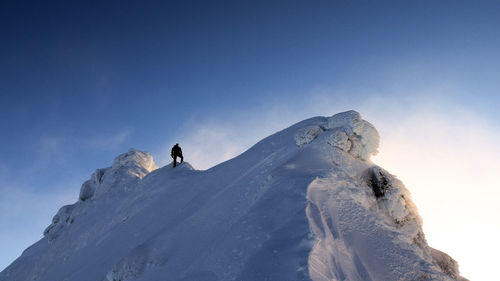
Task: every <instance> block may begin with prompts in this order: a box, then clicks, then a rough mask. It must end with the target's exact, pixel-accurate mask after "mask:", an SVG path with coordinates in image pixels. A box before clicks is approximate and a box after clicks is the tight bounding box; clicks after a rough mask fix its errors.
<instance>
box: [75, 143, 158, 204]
mask: <svg viewBox="0 0 500 281" xmlns="http://www.w3.org/2000/svg"><path fill="white" fill-rule="evenodd" d="M156 169H158V166H157V165H156V163H155V162H154V161H153V156H151V154H150V153H149V152H145V151H140V150H136V149H133V148H131V149H129V151H127V152H125V153H123V154H120V155H118V156H117V157H116V158H115V160H114V161H113V165H112V166H111V167H107V168H100V169H97V170H96V171H95V172H94V173H93V174H92V176H91V177H90V179H89V180H88V181H86V182H84V183H83V185H82V187H81V189H80V197H79V199H80V201H85V200H88V199H91V198H95V197H97V196H99V195H100V194H101V193H103V192H106V191H107V190H109V189H111V188H113V187H114V186H117V185H119V184H121V185H124V184H126V183H128V182H130V181H133V180H137V179H142V178H143V177H144V176H145V175H147V174H149V173H150V172H152V171H154V170H156Z"/></svg>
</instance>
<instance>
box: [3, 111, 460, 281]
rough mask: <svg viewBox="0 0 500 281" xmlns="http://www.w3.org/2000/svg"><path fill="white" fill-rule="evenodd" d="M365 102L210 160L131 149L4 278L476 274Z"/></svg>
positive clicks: (147, 280)
mask: <svg viewBox="0 0 500 281" xmlns="http://www.w3.org/2000/svg"><path fill="white" fill-rule="evenodd" d="M378 143H379V136H378V133H377V131H376V129H375V128H374V127H373V126H372V125H371V124H370V123H368V122H367V121H364V120H362V119H361V116H360V115H359V114H358V113H357V112H354V111H348V112H343V113H339V114H336V115H334V116H332V117H328V118H327V117H315V118H311V119H308V120H305V121H302V122H299V123H297V124H295V125H293V126H291V127H289V128H287V129H285V130H283V131H280V132H278V133H276V134H274V135H272V136H269V137H267V138H266V139H264V140H262V141H260V142H259V143H257V144H256V145H254V146H253V147H252V148H250V149H249V150H248V151H246V152H245V153H243V154H241V155H239V156H238V157H235V158H233V159H231V160H229V161H226V162H224V163H222V164H220V165H218V166H215V167H213V168H211V169H209V170H206V171H199V170H195V169H194V168H193V167H191V166H190V165H189V164H188V163H183V164H181V165H180V166H178V167H177V168H175V169H173V168H172V166H171V165H167V166H165V167H162V168H159V169H157V166H156V165H155V164H154V162H153V160H152V157H151V155H150V154H149V153H146V152H141V151H137V150H133V149H132V150H130V151H128V152H127V153H125V154H122V155H120V156H118V158H117V159H115V161H114V163H113V165H112V166H111V167H109V168H104V169H98V170H96V172H95V173H94V174H93V175H92V176H91V179H90V180H89V181H87V182H85V183H84V184H83V185H82V188H81V192H80V197H79V201H78V202H77V203H75V204H73V205H69V206H64V207H62V208H61V210H60V211H59V212H58V213H57V214H56V216H55V217H54V219H53V222H52V224H51V225H50V226H49V227H48V228H47V229H46V230H45V232H44V234H45V236H44V238H43V239H41V240H40V241H38V242H37V243H35V244H34V245H32V246H31V247H29V248H28V249H26V250H25V251H24V252H23V254H22V255H21V257H19V258H18V259H17V260H15V261H14V262H13V263H12V264H11V265H10V266H9V267H7V268H6V269H5V270H4V271H2V272H1V273H0V281H7V280H8V281H25V280H26V281H27V280H40V281H54V280H61V281H63V280H68V281H69V280H71V281H80V280H81V281H88V280H95V281H108V280H109V281H112V280H122V281H123V280H138V281H139V280H140V281H159V280H185V281H187V280H202V281H212V280H278V281H281V280H282V281H285V280H286V281H290V280H315V281H319V280H321V281H322V280H384V281H386V280H465V279H462V277H460V276H459V274H458V266H457V264H456V262H455V261H454V260H453V259H452V258H450V257H449V256H448V255H446V254H445V253H443V252H440V251H438V250H435V249H432V248H430V247H429V246H428V245H427V243H426V241H425V235H424V234H423V232H422V227H421V224H422V222H421V219H420V217H419V215H418V212H417V209H416V207H415V206H414V205H413V203H412V201H411V198H410V195H409V192H408V191H407V190H406V189H405V187H404V186H403V184H402V183H401V182H400V181H399V180H398V179H397V178H395V177H394V176H392V175H391V174H389V173H388V172H387V171H385V170H383V169H382V168H380V167H378V166H376V165H374V164H373V163H372V162H370V161H369V157H370V155H372V154H374V153H376V150H377V147H378Z"/></svg>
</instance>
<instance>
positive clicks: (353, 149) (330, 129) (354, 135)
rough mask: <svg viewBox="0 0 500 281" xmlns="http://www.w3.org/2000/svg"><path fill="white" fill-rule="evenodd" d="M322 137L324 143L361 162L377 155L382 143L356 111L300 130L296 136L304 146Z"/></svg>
mask: <svg viewBox="0 0 500 281" xmlns="http://www.w3.org/2000/svg"><path fill="white" fill-rule="evenodd" d="M320 135H321V136H322V141H324V142H326V143H328V144H329V145H331V146H333V147H337V148H339V149H341V150H343V151H345V152H347V153H349V154H351V155H352V156H353V157H355V158H359V159H361V160H368V159H369V158H370V156H371V155H375V154H377V149H378V146H379V142H380V137H379V134H378V132H377V130H376V129H375V127H374V126H373V125H372V124H370V123H369V122H368V121H365V120H363V119H362V118H361V115H360V114H359V113H358V112H356V111H354V110H350V111H346V112H341V113H338V114H335V115H333V116H331V117H329V118H326V120H324V121H323V122H321V123H319V124H315V125H309V126H306V127H303V128H300V129H299V130H298V131H297V132H296V134H295V143H296V144H297V145H298V146H303V145H305V144H308V143H311V142H312V141H314V140H315V139H316V138H318V137H320Z"/></svg>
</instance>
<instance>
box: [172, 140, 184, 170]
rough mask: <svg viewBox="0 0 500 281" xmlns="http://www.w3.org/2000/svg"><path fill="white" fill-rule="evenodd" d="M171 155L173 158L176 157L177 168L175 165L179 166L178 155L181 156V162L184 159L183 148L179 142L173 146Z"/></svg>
mask: <svg viewBox="0 0 500 281" xmlns="http://www.w3.org/2000/svg"><path fill="white" fill-rule="evenodd" d="M170 156H172V158H174V168H175V166H177V157H180V158H181V163H182V162H183V161H184V157H182V149H181V147H180V146H179V144H178V143H176V144H175V145H174V146H173V147H172V151H171V152H170Z"/></svg>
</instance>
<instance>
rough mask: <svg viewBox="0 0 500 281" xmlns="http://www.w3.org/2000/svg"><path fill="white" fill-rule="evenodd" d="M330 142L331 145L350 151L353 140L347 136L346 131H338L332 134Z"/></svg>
mask: <svg viewBox="0 0 500 281" xmlns="http://www.w3.org/2000/svg"><path fill="white" fill-rule="evenodd" d="M328 143H329V144H330V145H331V146H335V147H338V148H340V149H342V150H343V151H346V152H348V151H349V150H350V149H351V145H352V143H351V141H350V140H349V136H347V134H346V132H343V131H336V132H335V133H334V134H332V135H331V136H330V139H329V140H328Z"/></svg>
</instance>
